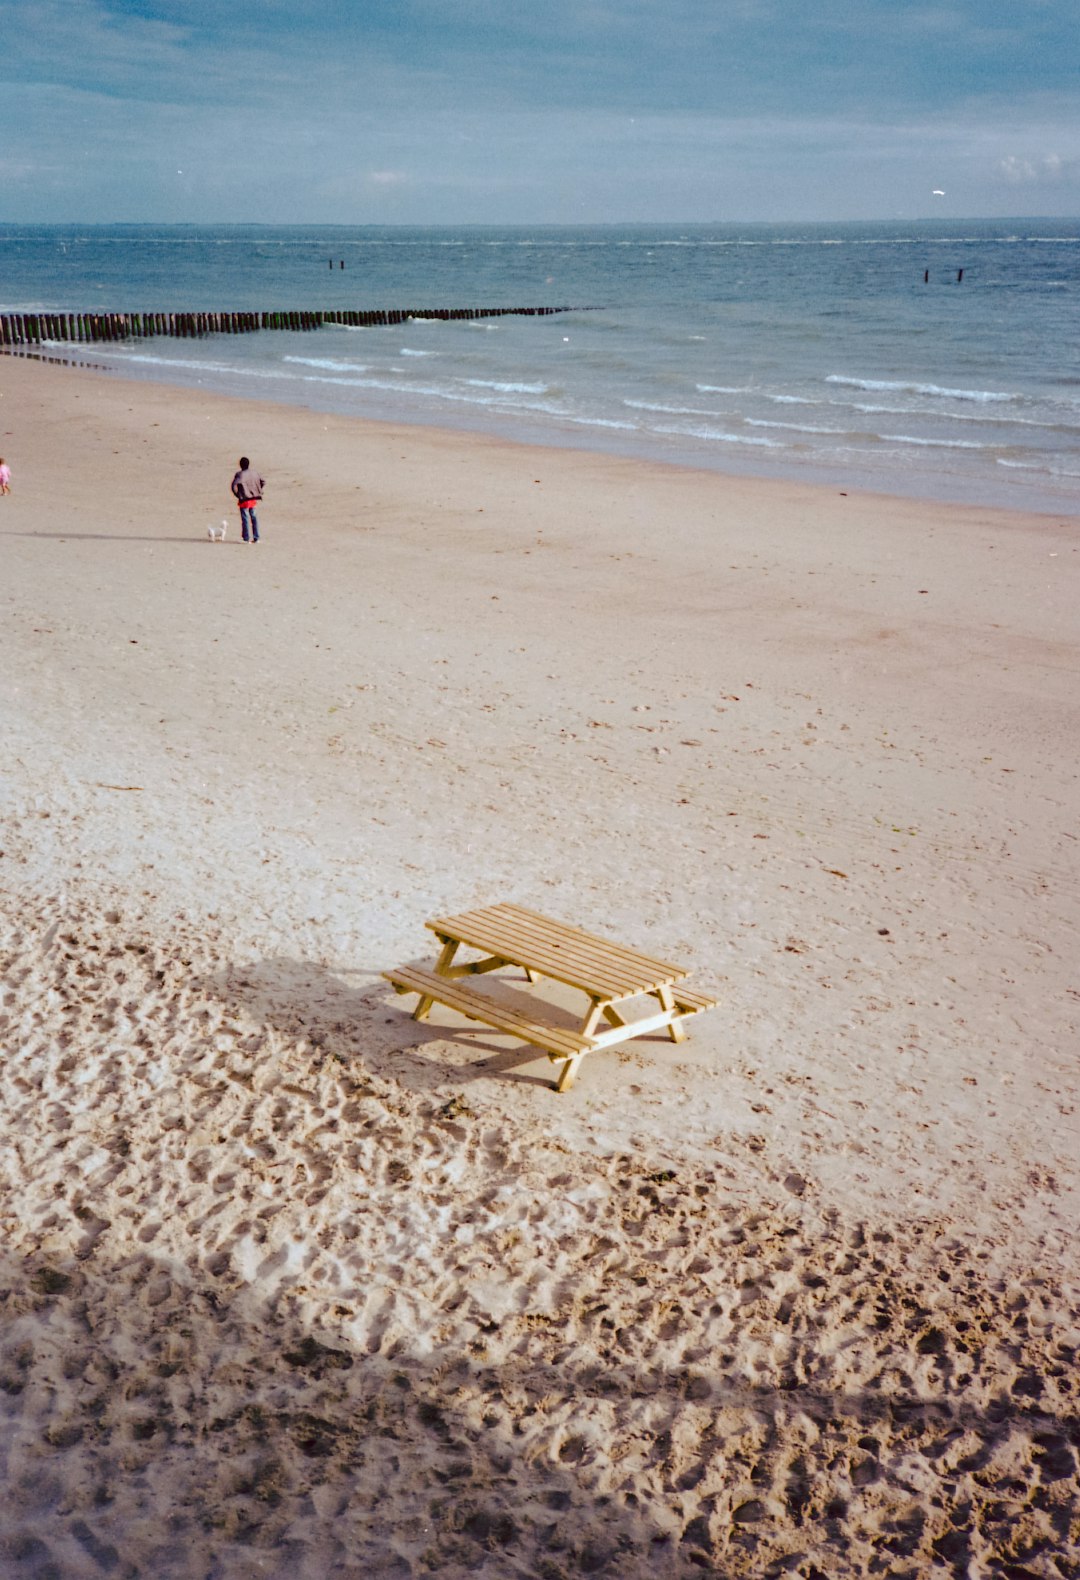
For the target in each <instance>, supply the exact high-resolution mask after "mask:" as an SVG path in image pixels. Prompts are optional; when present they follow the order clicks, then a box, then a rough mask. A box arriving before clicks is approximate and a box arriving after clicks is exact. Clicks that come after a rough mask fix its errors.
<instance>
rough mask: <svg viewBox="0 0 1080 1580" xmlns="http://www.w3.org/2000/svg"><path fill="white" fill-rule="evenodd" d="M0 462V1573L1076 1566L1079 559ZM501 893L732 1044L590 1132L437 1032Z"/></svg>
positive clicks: (44, 437) (126, 450)
mask: <svg viewBox="0 0 1080 1580" xmlns="http://www.w3.org/2000/svg"><path fill="white" fill-rule="evenodd" d="M0 434H2V435H3V446H2V448H3V453H4V454H5V455H6V456H7V458H8V460H9V462H10V464H11V466H12V470H13V474H14V487H15V492H14V493H13V494H12V495H11V496H10V497H8V498H6V499H4V500H3V501H0V541H2V552H3V557H4V567H5V570H4V578H3V587H2V592H0V597H2V601H3V663H2V669H0V697H2V700H3V731H4V735H3V739H4V749H3V754H2V760H0V806H2V813H3V823H2V837H0V848H2V856H0V899H2V902H3V916H2V923H0V939H2V949H3V957H4V981H3V988H2V1002H0V1027H2V1030H3V1048H4V1056H3V1060H2V1061H0V1102H2V1113H3V1119H2V1126H0V1181H2V1188H0V1207H2V1212H3V1252H2V1256H3V1277H2V1280H0V1312H2V1318H0V1320H2V1337H0V1418H2V1422H3V1430H2V1434H0V1486H2V1490H3V1499H2V1503H0V1568H2V1572H3V1574H4V1575H5V1577H6V1576H17V1577H20V1580H21V1577H23V1576H27V1577H41V1580H43V1577H45V1576H62V1577H64V1580H67V1577H69V1576H78V1577H81V1576H84V1575H85V1576H99V1575H117V1576H138V1577H141V1576H148V1575H153V1576H155V1577H174V1576H175V1577H183V1580H187V1577H189V1576H190V1577H193V1580H194V1577H200V1580H204V1577H211V1576H213V1577H218V1576H220V1577H226V1580H233V1577H238V1580H241V1577H242V1580H246V1577H248V1576H252V1577H254V1576H279V1575H280V1576H282V1577H285V1576H288V1577H296V1576H300V1577H307V1576H312V1577H322V1576H335V1577H336V1576H350V1577H353V1576H355V1577H359V1576H378V1577H383V1576H395V1577H396V1576H401V1577H405V1576H422V1575H427V1574H438V1575H440V1576H452V1577H457V1576H466V1575H485V1576H490V1577H504V1576H507V1577H509V1576H514V1577H517V1576H521V1577H540V1580H571V1577H574V1576H578V1575H585V1574H604V1575H611V1576H618V1577H635V1580H636V1577H638V1576H641V1577H644V1576H656V1575H663V1576H665V1577H666V1576H675V1577H677V1576H689V1575H699V1574H702V1573H704V1574H708V1575H714V1576H721V1577H728V1576H732V1577H735V1576H774V1575H775V1576H780V1575H798V1576H803V1577H806V1580H810V1577H817V1580H823V1577H828V1580H836V1577H843V1576H848V1575H850V1576H855V1575H860V1576H861V1575H870V1574H881V1575H888V1576H906V1577H911V1580H915V1577H921V1576H925V1575H929V1574H935V1575H936V1574H941V1575H944V1576H950V1575H955V1576H958V1577H961V1576H962V1577H971V1580H974V1577H984V1576H985V1577H991V1576H993V1577H997V1576H1000V1577H1003V1580H1007V1577H1014V1576H1038V1577H1040V1580H1060V1577H1069V1576H1077V1575H1080V1500H1078V1498H1077V1485H1078V1484H1077V1467H1078V1456H1080V1388H1078V1381H1077V1375H1078V1374H1077V1366H1076V1360H1077V1352H1078V1350H1080V1269H1078V1265H1077V1256H1076V1249H1075V1228H1076V1223H1077V1215H1078V1208H1080V1145H1078V1141H1080V1117H1078V1106H1077V1105H1078V1096H1080V1066H1078V1059H1077V1054H1078V1050H1080V1036H1078V1028H1080V964H1078V961H1080V939H1078V921H1080V816H1078V813H1080V778H1078V768H1077V743H1078V740H1080V728H1078V725H1080V691H1078V689H1077V681H1076V676H1077V670H1078V657H1080V617H1078V610H1080V532H1078V530H1077V523H1076V521H1075V520H1073V519H1067V518H1064V517H1061V518H1056V517H1052V516H1029V517H1025V516H1016V515H1009V514H1006V513H1003V512H994V511H991V510H985V509H974V508H970V509H965V508H959V507H956V506H935V505H928V504H921V503H914V502H910V501H901V500H895V499H890V498H885V497H877V496H872V495H866V494H857V493H855V492H847V493H842V492H841V491H840V490H838V489H824V488H817V487H809V486H803V485H797V484H792V483H767V482H760V481H752V480H742V479H740V480H735V479H726V478H722V477H718V476H716V475H714V474H711V473H710V474H706V473H698V472H695V471H692V470H679V469H673V468H663V467H658V466H652V465H646V464H642V463H636V462H632V461H628V460H620V459H612V458H611V457H604V456H596V455H589V454H584V453H581V452H576V451H557V450H539V449H528V448H523V447H517V446H513V445H509V444H504V443H501V442H499V441H497V440H494V439H484V438H479V437H473V436H468V435H462V434H449V433H442V432H438V431H434V430H428V429H419V428H415V429H412V428H403V427H391V426H382V425H378V424H371V423H361V422H358V421H355V420H352V419H347V418H336V417H332V416H325V415H322V414H316V413H307V412H301V411H296V410H292V409H289V408H286V407H274V406H270V405H257V404H254V403H248V402H242V401H233V400H228V399H225V398H220V397H210V396H204V395H201V394H199V393H197V392H184V391H176V390H167V389H164V388H161V387H157V386H154V385H151V384H142V383H131V382H124V381H122V380H119V379H113V378H107V377H103V376H101V375H98V374H94V373H88V372H77V371H74V370H71V369H67V368H64V367H59V366H56V367H49V366H45V365H42V364H40V363H36V362H34V361H31V360H23V359H17V358H5V359H3V361H0ZM241 453H244V454H247V455H250V456H251V457H252V459H253V461H254V463H255V465H256V466H257V467H258V468H259V469H260V470H261V471H262V472H263V473H264V475H265V476H266V477H267V479H268V488H267V496H266V501H265V504H264V507H263V509H262V511H261V513H260V521H261V526H262V531H263V534H264V537H263V542H262V543H260V544H259V546H258V547H257V548H251V547H244V546H243V545H241V544H240V543H239V542H238V541H237V540H238V532H237V528H236V523H235V519H234V518H235V516H236V511H235V508H234V507H233V506H232V504H231V502H230V500H229V495H228V484H229V479H230V477H231V475H232V472H233V470H234V468H235V464H236V459H237V457H238V456H239V455H240V454H241ZM223 515H227V516H228V518H229V528H230V537H229V541H227V542H226V543H224V544H220V543H210V542H209V541H208V539H207V533H206V528H207V524H208V523H211V522H214V523H216V522H218V521H220V519H221V517H222V516H223ZM503 899H513V900H516V901H518V902H519V903H521V904H525V905H529V906H532V907H534V908H535V909H538V910H542V911H544V912H547V913H549V914H551V915H554V916H557V917H560V918H562V919H564V920H566V921H569V922H572V923H575V924H576V925H578V926H582V927H586V928H588V929H590V930H592V931H594V932H599V933H602V934H605V935H610V936H612V937H614V938H617V939H619V940H621V941H623V942H625V943H627V944H631V945H634V946H637V947H639V948H642V949H645V950H647V951H649V952H650V953H653V954H656V955H659V956H662V957H665V958H674V959H676V960H679V961H681V962H683V963H684V964H685V965H687V966H688V967H690V968H691V969H692V971H693V976H694V981H695V983H696V984H698V985H700V986H701V987H702V988H704V989H706V990H710V991H715V992H716V993H717V995H718V997H719V998H720V1000H721V1002H720V1005H719V1007H718V1008H717V1009H715V1010H714V1011H712V1012H711V1013H710V1014H708V1015H704V1016H701V1017H698V1018H696V1019H695V1020H694V1021H692V1022H691V1024H690V1028H689V1032H690V1034H689V1038H688V1040H687V1041H686V1042H685V1043H682V1044H680V1045H678V1046H676V1045H673V1044H671V1043H670V1042H668V1041H666V1040H664V1039H663V1037H654V1038H645V1039H641V1040H640V1041H638V1042H635V1043H633V1044H631V1045H630V1046H629V1047H627V1048H623V1049H619V1050H613V1051H608V1052H598V1053H596V1054H594V1055H591V1056H590V1057H588V1058H587V1059H586V1060H585V1062H584V1064H583V1066H582V1069H581V1072H580V1075H579V1077H578V1082H577V1085H576V1086H575V1087H574V1088H573V1090H572V1091H571V1092H569V1093H567V1094H564V1095H558V1094H556V1093H555V1092H554V1091H553V1090H552V1087H551V1080H552V1073H553V1072H552V1067H551V1066H550V1065H549V1063H548V1061H547V1060H546V1058H545V1057H544V1055H543V1054H542V1053H539V1052H538V1051H537V1050H535V1049H526V1048H523V1047H522V1046H521V1045H520V1044H515V1043H514V1042H513V1041H512V1040H511V1039H508V1038H504V1037H500V1036H497V1035H495V1034H494V1033H489V1032H488V1031H486V1030H484V1029H483V1028H480V1027H477V1026H476V1025H473V1024H470V1023H466V1022H464V1021H462V1020H460V1019H458V1018H456V1017H455V1016H453V1015H452V1014H451V1013H450V1012H444V1011H442V1010H440V1009H439V1008H438V1007H436V1009H435V1010H434V1012H433V1014H432V1016H431V1019H430V1021H429V1022H427V1023H425V1024H423V1025H420V1024H417V1023H415V1022H413V1021H412V1020H411V1019H410V1016H409V1010H410V1008H411V1007H412V1004H413V1002H414V1001H413V1000H412V999H408V1000H406V999H403V998H398V997H396V996H395V995H394V993H393V992H392V990H391V989H390V988H389V986H388V985H387V984H386V983H385V982H384V981H382V979H381V978H380V975H379V973H380V972H381V971H383V970H384V969H386V968H387V967H390V966H393V965H396V964H399V963H401V962H403V961H406V960H423V959H426V958H430V957H431V956H432V954H433V950H432V939H431V935H430V933H428V932H426V930H425V928H424V925H423V924H424V922H425V920H426V919H427V918H429V917H432V916H437V915H439V914H440V913H442V914H445V913H446V912H448V911H458V910H462V909H465V908H467V907H469V906H472V905H476V904H483V903H490V902H494V901H497V900H503ZM556 996H558V995H556ZM563 1002H564V1003H565V1004H567V1005H569V1003H570V1001H569V1000H568V999H564V1000H563Z"/></svg>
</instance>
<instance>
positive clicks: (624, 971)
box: [427, 905, 687, 998]
mask: <svg viewBox="0 0 1080 1580" xmlns="http://www.w3.org/2000/svg"><path fill="white" fill-rule="evenodd" d="M427 925H428V926H429V927H430V928H431V929H432V931H434V932H436V933H438V934H440V935H441V936H446V935H449V934H453V935H454V936H455V937H460V938H461V939H462V940H463V942H466V943H470V944H472V945H473V946H474V947H476V948H478V949H479V948H483V949H490V950H491V951H492V953H502V954H504V955H505V956H506V957H507V958H508V959H511V960H513V961H514V963H515V964H517V965H521V966H522V967H531V968H532V969H534V970H538V971H541V972H542V973H543V974H544V975H545V976H550V977H552V978H553V979H554V980H555V981H559V982H566V983H569V984H571V985H573V986H575V987H581V988H583V989H584V990H585V991H586V992H588V993H597V994H599V995H600V996H602V997H607V998H629V997H632V996H633V995H634V994H636V993H641V992H646V991H648V990H650V989H655V988H656V987H658V986H659V985H660V984H665V985H667V984H670V983H672V982H676V981H679V980H681V979H682V978H683V977H685V976H686V975H687V972H686V970H685V969H684V968H683V967H681V966H676V965H673V964H672V963H671V962H669V961H661V960H656V959H654V958H653V957H652V956H649V955H643V954H641V953H640V952H639V951H636V950H629V949H624V948H623V947H622V946H621V945H618V944H612V943H610V942H608V941H607V940H605V939H597V938H594V937H593V935H591V934H589V933H585V932H583V931H582V930H581V929H580V928H570V927H566V926H564V924H562V923H559V922H553V921H551V920H550V919H549V918H546V917H540V916H537V915H536V913H534V912H528V911H525V910H524V909H523V908H521V907H516V906H507V905H499V906H490V907H483V908H481V909H478V910H476V911H469V912H465V913H463V914H461V915H459V916H451V917H440V918H438V919H437V920H435V921H431V922H428V924H427Z"/></svg>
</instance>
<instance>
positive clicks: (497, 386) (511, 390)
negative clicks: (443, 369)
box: [465, 379, 549, 395]
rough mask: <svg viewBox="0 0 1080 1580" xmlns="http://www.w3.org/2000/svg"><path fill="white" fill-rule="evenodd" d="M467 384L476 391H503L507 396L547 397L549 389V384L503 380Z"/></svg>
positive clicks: (479, 380)
mask: <svg viewBox="0 0 1080 1580" xmlns="http://www.w3.org/2000/svg"><path fill="white" fill-rule="evenodd" d="M465 383H466V384H469V385H471V386H472V387H473V388H474V389H480V390H501V391H502V392H503V393H504V394H506V395H546V394H547V391H548V388H549V386H548V385H547V384H515V383H512V382H509V381H507V382H503V381H502V380H501V379H466V380H465Z"/></svg>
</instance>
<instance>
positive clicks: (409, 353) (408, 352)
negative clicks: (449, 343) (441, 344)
mask: <svg viewBox="0 0 1080 1580" xmlns="http://www.w3.org/2000/svg"><path fill="white" fill-rule="evenodd" d="M438 354H439V353H438V352H437V351H413V350H412V349H411V348H410V347H409V346H402V348H401V350H400V351H399V352H398V356H401V357H437V356H438Z"/></svg>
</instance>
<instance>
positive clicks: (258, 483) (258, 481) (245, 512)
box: [232, 455, 266, 543]
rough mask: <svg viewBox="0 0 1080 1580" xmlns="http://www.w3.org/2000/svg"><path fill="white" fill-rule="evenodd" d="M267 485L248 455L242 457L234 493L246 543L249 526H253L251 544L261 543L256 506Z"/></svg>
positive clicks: (233, 488) (233, 484) (234, 481)
mask: <svg viewBox="0 0 1080 1580" xmlns="http://www.w3.org/2000/svg"><path fill="white" fill-rule="evenodd" d="M265 487H266V484H265V483H264V482H263V480H262V478H261V477H260V476H259V474H258V472H256V470H255V468H254V467H253V466H252V464H251V462H250V461H249V460H248V458H247V456H246V455H242V456H241V457H240V470H239V471H238V472H237V473H236V475H235V476H234V478H233V480H232V491H233V493H234V494H235V495H236V502H237V504H238V505H239V506H240V533H241V536H242V537H243V539H244V542H245V543H246V542H247V541H248V524H249V521H250V525H251V542H252V543H258V541H259V523H258V521H257V519H256V516H255V506H256V505H257V504H258V503H259V502H260V500H261V499H262V495H263V489H264V488H265Z"/></svg>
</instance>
